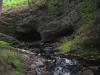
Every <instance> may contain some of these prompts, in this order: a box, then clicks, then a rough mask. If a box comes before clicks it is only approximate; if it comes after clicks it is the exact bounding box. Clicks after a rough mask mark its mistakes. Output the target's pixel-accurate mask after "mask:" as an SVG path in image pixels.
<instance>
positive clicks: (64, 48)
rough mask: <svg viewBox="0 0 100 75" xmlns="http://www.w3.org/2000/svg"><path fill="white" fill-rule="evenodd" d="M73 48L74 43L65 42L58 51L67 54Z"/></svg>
mask: <svg viewBox="0 0 100 75" xmlns="http://www.w3.org/2000/svg"><path fill="white" fill-rule="evenodd" d="M72 47H73V42H72V41H64V42H63V43H62V44H61V45H60V46H59V47H58V48H57V49H58V50H59V51H60V52H61V53H66V52H69V51H70V49H71V48H72Z"/></svg>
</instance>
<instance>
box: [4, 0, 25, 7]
mask: <svg viewBox="0 0 100 75" xmlns="http://www.w3.org/2000/svg"><path fill="white" fill-rule="evenodd" d="M26 2H27V0H3V6H4V7H15V6H18V5H22V4H25V3H26Z"/></svg>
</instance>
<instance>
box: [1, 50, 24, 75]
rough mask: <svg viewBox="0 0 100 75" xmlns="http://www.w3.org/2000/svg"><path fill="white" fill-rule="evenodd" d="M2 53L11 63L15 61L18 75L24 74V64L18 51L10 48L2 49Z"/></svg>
mask: <svg viewBox="0 0 100 75" xmlns="http://www.w3.org/2000/svg"><path fill="white" fill-rule="evenodd" d="M1 53H2V55H3V56H4V57H6V58H7V59H8V61H9V63H13V64H14V65H15V66H16V68H15V71H16V73H17V75H23V73H24V65H23V64H22V61H21V59H20V57H19V55H18V53H17V52H15V51H12V50H9V49H5V50H2V51H1Z"/></svg>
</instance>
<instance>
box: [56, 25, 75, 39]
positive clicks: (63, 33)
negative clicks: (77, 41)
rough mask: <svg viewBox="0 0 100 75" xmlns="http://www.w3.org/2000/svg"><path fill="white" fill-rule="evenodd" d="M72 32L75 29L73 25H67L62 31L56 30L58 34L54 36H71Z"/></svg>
mask: <svg viewBox="0 0 100 75" xmlns="http://www.w3.org/2000/svg"><path fill="white" fill-rule="evenodd" d="M73 32H75V29H74V27H73V26H69V27H67V28H65V29H63V30H62V31H60V32H58V34H56V35H55V36H56V38H57V37H64V36H66V37H67V36H71V34H73Z"/></svg>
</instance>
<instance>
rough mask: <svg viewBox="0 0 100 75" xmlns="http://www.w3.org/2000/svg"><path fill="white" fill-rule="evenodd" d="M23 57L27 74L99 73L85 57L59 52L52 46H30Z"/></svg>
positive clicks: (83, 74)
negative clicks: (89, 64) (89, 65)
mask: <svg viewBox="0 0 100 75" xmlns="http://www.w3.org/2000/svg"><path fill="white" fill-rule="evenodd" d="M30 53H31V54H30ZM22 57H23V58H24V62H25V63H24V64H25V65H26V74H25V75H97V74H94V72H93V71H92V70H91V69H89V68H88V64H87V63H86V62H85V60H84V59H81V58H80V57H78V56H74V55H64V54H58V53H57V52H55V50H54V48H53V47H52V46H44V47H43V46H42V47H39V48H37V47H36V48H35V47H34V48H30V49H29V50H28V53H27V54H22Z"/></svg>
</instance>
